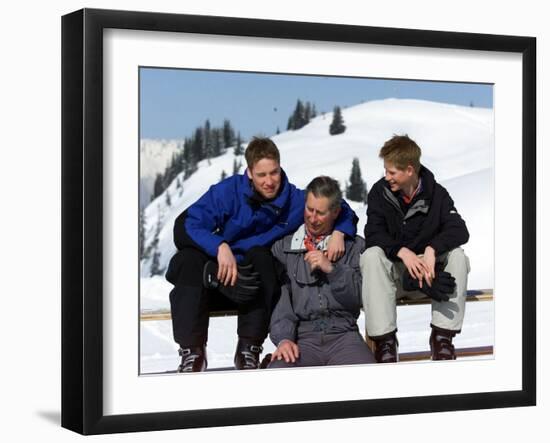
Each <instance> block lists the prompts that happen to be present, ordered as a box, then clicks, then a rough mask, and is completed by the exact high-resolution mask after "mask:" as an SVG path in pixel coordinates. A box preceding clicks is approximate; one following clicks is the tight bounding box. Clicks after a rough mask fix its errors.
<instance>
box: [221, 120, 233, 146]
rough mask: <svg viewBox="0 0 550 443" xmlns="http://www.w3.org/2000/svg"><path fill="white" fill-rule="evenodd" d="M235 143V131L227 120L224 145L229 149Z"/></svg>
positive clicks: (224, 122) (224, 125) (225, 121)
mask: <svg viewBox="0 0 550 443" xmlns="http://www.w3.org/2000/svg"><path fill="white" fill-rule="evenodd" d="M233 143H235V131H234V130H233V128H232V127H231V123H230V121H229V120H227V119H225V120H224V121H223V144H224V147H226V148H229V146H232V145H233Z"/></svg>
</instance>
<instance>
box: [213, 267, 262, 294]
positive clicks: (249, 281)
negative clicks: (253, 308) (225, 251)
mask: <svg viewBox="0 0 550 443" xmlns="http://www.w3.org/2000/svg"><path fill="white" fill-rule="evenodd" d="M202 282H203V285H204V287H205V288H207V289H217V290H218V291H220V292H221V293H222V294H223V295H225V296H226V297H227V298H229V299H230V300H232V301H234V302H235V303H237V304H245V303H250V302H251V301H253V300H254V299H255V298H256V295H257V294H258V292H259V290H260V286H261V280H260V274H258V273H257V272H255V271H254V268H253V266H252V264H249V265H244V266H241V265H237V282H236V283H235V286H226V285H224V284H223V283H222V282H220V281H219V280H218V264H217V263H216V262H213V261H208V262H206V264H205V265H204V269H203V273H202Z"/></svg>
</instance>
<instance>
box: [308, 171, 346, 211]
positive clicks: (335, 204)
mask: <svg viewBox="0 0 550 443" xmlns="http://www.w3.org/2000/svg"><path fill="white" fill-rule="evenodd" d="M310 192H311V193H312V194H313V195H314V196H315V197H316V198H319V197H325V198H327V199H328V200H329V208H330V210H331V211H334V210H336V209H338V208H339V207H340V206H341V204H342V191H341V190H340V184H339V183H338V182H337V181H336V180H334V179H333V178H331V177H327V176H326V175H320V176H319V177H315V178H314V179H313V180H311V182H309V185H307V187H306V198H307V196H308V194H309V193H310Z"/></svg>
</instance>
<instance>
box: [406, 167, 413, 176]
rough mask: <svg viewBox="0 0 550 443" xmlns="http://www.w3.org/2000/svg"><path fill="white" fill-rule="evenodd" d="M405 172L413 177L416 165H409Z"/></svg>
mask: <svg viewBox="0 0 550 443" xmlns="http://www.w3.org/2000/svg"><path fill="white" fill-rule="evenodd" d="M405 172H406V173H407V175H408V176H409V177H412V176H413V175H414V167H413V165H407V168H406V169H405Z"/></svg>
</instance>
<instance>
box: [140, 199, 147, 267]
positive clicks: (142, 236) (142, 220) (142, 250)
mask: <svg viewBox="0 0 550 443" xmlns="http://www.w3.org/2000/svg"><path fill="white" fill-rule="evenodd" d="M144 258H146V257H145V209H144V208H139V259H140V260H142V259H144Z"/></svg>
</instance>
